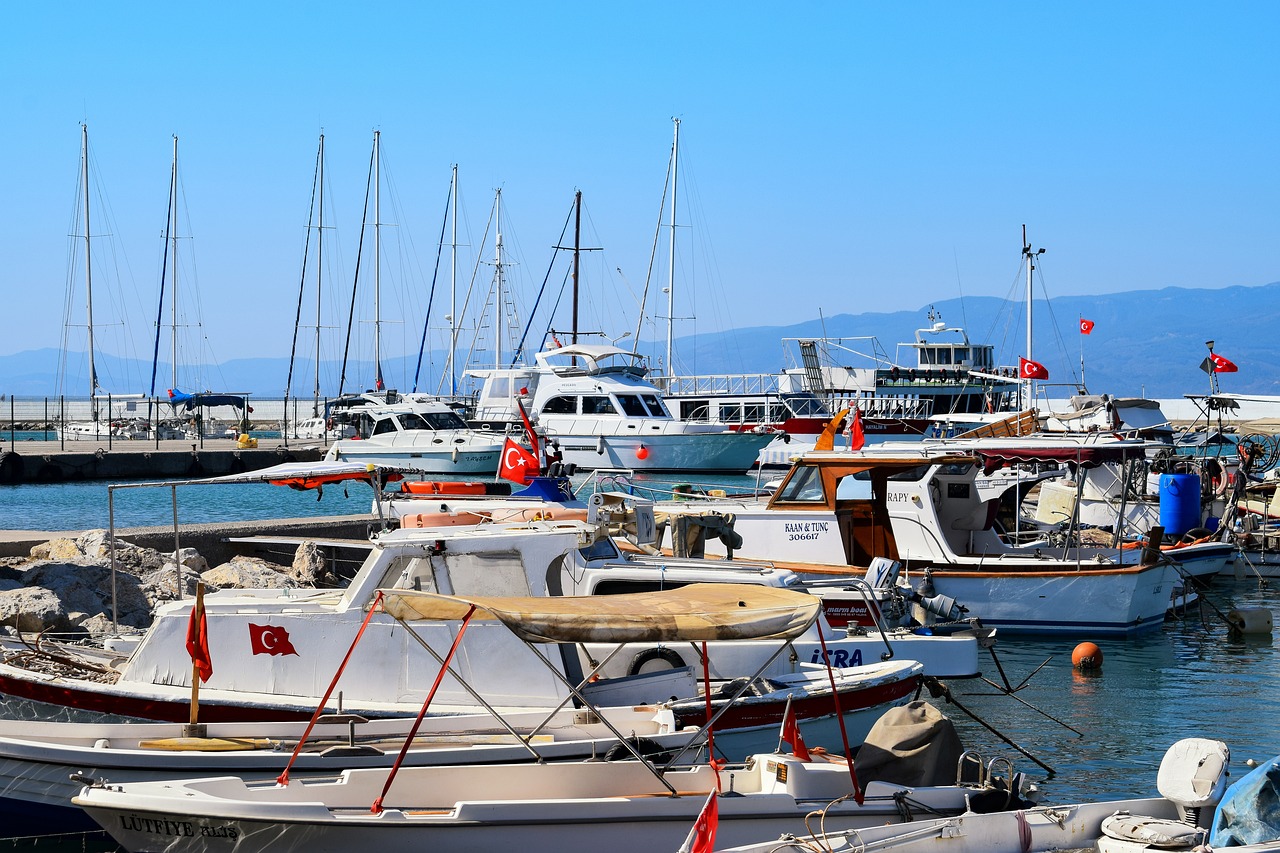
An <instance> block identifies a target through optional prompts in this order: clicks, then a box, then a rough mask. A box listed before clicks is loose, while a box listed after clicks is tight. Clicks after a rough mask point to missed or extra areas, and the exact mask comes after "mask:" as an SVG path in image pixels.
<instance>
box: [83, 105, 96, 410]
mask: <svg viewBox="0 0 1280 853" xmlns="http://www.w3.org/2000/svg"><path fill="white" fill-rule="evenodd" d="M80 161H81V173H82V175H83V177H84V291H85V294H84V302H85V323H86V324H87V326H88V330H89V398H90V400H92V399H93V396H94V395H95V394H97V393H98V370H97V368H96V367H95V366H94V360H93V359H94V356H93V354H94V346H93V265H92V264H91V263H90V251H89V247H90V239H89V125H87V124H84V123H81V125H80ZM94 417H95V418H96V417H97V414H96V410H95V415H94Z"/></svg>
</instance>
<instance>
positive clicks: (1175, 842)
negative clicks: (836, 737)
mask: <svg viewBox="0 0 1280 853" xmlns="http://www.w3.org/2000/svg"><path fill="white" fill-rule="evenodd" d="M1229 763H1230V751H1229V750H1228V749H1227V747H1226V745H1225V744H1223V743H1221V742H1219V741H1215V740H1208V739H1205V738H1188V739H1185V740H1181V741H1178V742H1177V743H1175V744H1173V746H1171V747H1170V748H1169V751H1168V752H1167V753H1166V754H1165V757H1164V760H1163V762H1161V765H1160V771H1159V774H1158V777H1157V788H1158V789H1159V792H1160V796H1158V797H1147V798H1140V799H1132V800H1109V801H1102V802H1094V803H1074V804H1068V805H1038V806H1035V807H1033V808H1026V809H1018V810H1013V811H1007V812H993V813H990V814H974V813H967V814H963V815H959V816H954V817H944V818H938V819H933V820H921V821H916V822H914V823H911V824H906V825H897V826H889V825H886V826H879V827H870V828H858V829H854V830H850V831H843V830H842V831H837V832H822V831H821V830H819V831H818V832H816V833H812V832H808V831H806V832H802V833H796V834H795V835H794V836H793V837H790V838H786V837H783V838H779V837H777V836H774V837H773V839H772V840H768V841H757V842H756V843H753V844H746V845H741V846H736V847H735V846H730V845H726V846H724V847H721V846H717V847H716V849H717V850H720V851H721V853H802V851H803V853H808V851H812V850H824V851H829V853H855V852H856V853H861V851H868V850H876V851H892V852H893V853H923V851H929V853H1048V851H1058V850H1081V849H1085V850H1096V851H1098V853H1143V851H1157V850H1178V851H1188V852H1189V851H1192V850H1193V849H1194V850H1198V851H1204V850H1208V849H1210V847H1205V846H1203V845H1204V843H1205V841H1206V839H1207V838H1208V835H1209V828H1210V826H1211V822H1212V821H1213V817H1214V807H1215V806H1217V805H1218V804H1219V802H1220V801H1221V800H1222V798H1223V794H1224V791H1226V777H1227V769H1228V765H1229ZM1271 844H1272V846H1271V847H1265V846H1264V847H1257V848H1255V847H1235V846H1230V847H1227V846H1224V847H1219V846H1218V844H1217V843H1212V842H1211V848H1212V849H1213V850H1219V849H1222V850H1232V851H1236V850H1240V851H1245V850H1266V849H1270V850H1275V849H1278V848H1280V842H1271Z"/></svg>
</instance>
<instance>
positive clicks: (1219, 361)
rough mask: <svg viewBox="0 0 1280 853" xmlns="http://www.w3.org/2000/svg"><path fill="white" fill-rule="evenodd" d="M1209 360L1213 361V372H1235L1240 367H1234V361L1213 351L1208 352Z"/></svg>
mask: <svg viewBox="0 0 1280 853" xmlns="http://www.w3.org/2000/svg"><path fill="white" fill-rule="evenodd" d="M1209 360H1210V361H1212V362H1213V372H1214V373H1236V372H1238V371H1239V370H1240V368H1238V367H1236V364H1235V362H1234V361H1232V360H1231V359H1229V358H1226V357H1224V356H1221V355H1218V354H1217V353H1216V352H1215V353H1210V354H1209Z"/></svg>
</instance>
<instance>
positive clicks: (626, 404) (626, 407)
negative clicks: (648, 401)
mask: <svg viewBox="0 0 1280 853" xmlns="http://www.w3.org/2000/svg"><path fill="white" fill-rule="evenodd" d="M618 405H620V406H622V411H623V413H624V414H625V415H626V416H627V417H629V418H647V417H649V413H648V412H647V411H645V408H644V403H642V402H640V398H639V397H637V396H636V395H635V394H619V395H618Z"/></svg>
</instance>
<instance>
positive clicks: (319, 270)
mask: <svg viewBox="0 0 1280 853" xmlns="http://www.w3.org/2000/svg"><path fill="white" fill-rule="evenodd" d="M319 169H320V215H319V218H318V226H317V228H316V385H315V388H314V389H313V390H312V398H311V416H312V417H313V418H314V417H317V416H318V415H319V414H320V306H321V304H322V303H321V292H320V291H321V285H322V284H323V282H324V134H323V133H322V134H320V163H319Z"/></svg>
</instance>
